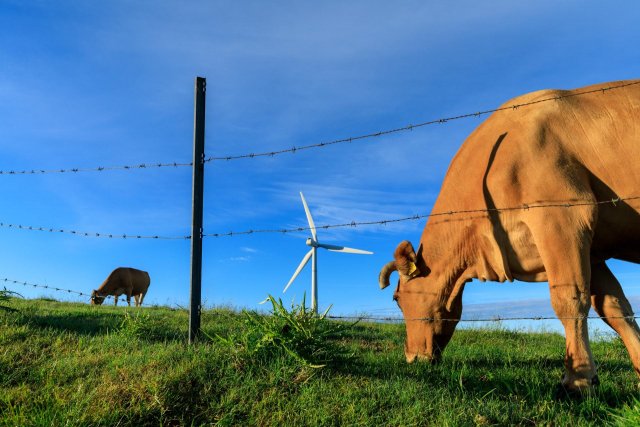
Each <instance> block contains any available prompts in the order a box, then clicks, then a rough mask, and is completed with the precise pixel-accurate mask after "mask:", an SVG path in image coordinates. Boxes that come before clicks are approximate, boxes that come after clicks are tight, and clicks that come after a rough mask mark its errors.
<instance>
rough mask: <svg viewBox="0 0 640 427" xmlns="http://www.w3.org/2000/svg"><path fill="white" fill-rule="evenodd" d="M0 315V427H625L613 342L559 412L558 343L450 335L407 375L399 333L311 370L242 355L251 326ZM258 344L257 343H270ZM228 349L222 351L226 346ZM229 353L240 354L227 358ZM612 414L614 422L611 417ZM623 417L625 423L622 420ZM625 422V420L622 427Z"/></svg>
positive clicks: (207, 318)
mask: <svg viewBox="0 0 640 427" xmlns="http://www.w3.org/2000/svg"><path fill="white" fill-rule="evenodd" d="M5 305H9V306H10V307H12V308H14V309H16V310H17V311H15V312H6V311H2V310H0V424H1V425H11V426H15V425H43V426H44V425H46V426H50V425H105V426H107V425H116V424H119V425H203V424H204V425H210V424H217V425H278V426H280V425H438V426H447V425H450V426H454V425H547V424H552V425H572V426H579V425H602V424H603V423H613V422H617V423H622V424H625V423H627V424H629V425H632V424H633V422H634V419H633V417H634V416H635V417H636V418H635V421H637V420H638V419H640V418H637V417H638V413H639V412H638V407H637V406H634V404H635V400H634V398H635V397H636V396H637V388H636V385H637V379H636V377H635V374H634V372H633V369H632V367H631V364H630V362H629V360H628V357H627V354H626V350H625V349H624V347H623V346H622V344H621V343H620V342H619V340H614V341H612V342H595V343H594V344H593V351H594V355H595V358H596V361H597V363H599V366H598V368H599V376H600V379H601V383H602V384H601V385H600V386H599V388H598V389H597V390H596V391H595V392H594V393H593V394H592V395H591V396H588V397H586V398H584V399H581V400H571V399H560V400H558V399H556V398H555V397H554V395H555V392H556V386H557V383H558V382H559V379H560V377H561V375H562V358H563V352H564V339H563V338H562V337H560V336H558V335H554V334H525V333H514V332H508V331H501V330H461V331H458V332H456V335H455V336H454V338H453V340H452V342H451V344H449V347H448V348H447V351H446V352H445V355H444V361H443V362H442V363H441V364H439V365H437V366H430V365H427V364H414V365H407V364H406V363H405V362H404V357H403V353H402V346H403V340H404V326H403V325H385V324H367V323H359V324H357V325H355V326H353V327H351V328H347V329H346V330H344V331H343V332H342V333H341V334H340V335H339V336H334V337H332V338H328V339H327V345H328V346H331V347H328V348H334V349H337V350H338V353H339V354H337V355H336V357H335V358H334V359H333V360H330V361H329V363H327V365H326V366H325V367H322V368H313V367H309V366H308V365H305V364H304V363H301V362H300V360H298V359H296V358H295V357H292V356H291V355H290V354H288V353H286V352H279V351H272V352H269V351H267V352H262V353H258V352H255V353H249V352H243V351H242V345H243V344H242V342H238V344H237V346H235V344H233V343H232V342H233V340H235V339H238V337H243V336H245V337H246V333H245V332H246V328H249V327H251V325H250V324H249V323H247V321H246V319H247V317H246V316H245V315H243V314H242V313H235V312H233V311H230V310H224V309H217V310H210V311H206V312H205V313H204V314H203V330H204V331H205V332H206V334H207V335H208V336H209V337H215V336H216V335H218V336H220V337H223V338H226V337H231V338H230V339H229V340H228V342H227V345H224V344H222V342H221V341H219V340H218V339H213V340H210V339H205V340H203V342H202V343H199V344H198V345H195V346H191V347H189V346H187V345H186V343H185V337H186V329H187V324H188V316H187V313H186V312H185V311H181V310H172V309H169V308H163V307H145V308H142V309H133V308H131V309H128V308H123V307H119V308H114V307H108V306H102V307H91V306H88V305H84V304H71V303H60V302H55V301H44V300H19V299H12V300H10V301H9V303H7V304H5ZM265 342H266V341H265ZM229 343H232V344H231V345H228V344H229ZM234 346H235V347H234ZM615 414H617V415H615ZM620 414H623V415H624V417H623V418H619V415H620ZM625 417H626V418H625Z"/></svg>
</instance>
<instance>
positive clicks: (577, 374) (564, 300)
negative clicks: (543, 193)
mask: <svg viewBox="0 0 640 427" xmlns="http://www.w3.org/2000/svg"><path fill="white" fill-rule="evenodd" d="M577 210H578V209H576V208H573V211H572V212H569V211H568V210H567V211H565V212H562V213H561V214H560V212H559V214H558V215H554V216H549V215H544V216H539V217H537V218H536V219H535V220H534V221H532V223H531V224H530V228H531V231H532V233H533V235H534V239H535V242H536V246H537V247H538V251H539V253H540V256H541V257H542V262H543V263H544V267H545V270H546V272H547V278H548V281H549V290H550V294H551V305H552V306H553V309H554V311H555V313H556V315H557V316H558V319H560V321H561V322H562V325H563V326H564V330H565V339H566V354H565V363H564V364H565V375H564V377H563V379H562V385H563V386H564V388H565V389H567V390H571V391H579V390H584V389H587V388H589V387H590V386H591V385H594V384H597V381H598V380H597V375H596V367H595V364H594V362H593V356H592V354H591V348H590V346H589V330H588V328H587V316H588V314H589V308H590V282H591V280H590V279H591V277H590V276H591V263H590V255H589V253H590V249H591V240H592V233H591V230H590V229H589V227H584V228H582V229H576V227H577V225H578V224H585V223H588V221H585V219H586V218H589V217H590V216H591V215H590V213H589V212H584V211H583V212H577Z"/></svg>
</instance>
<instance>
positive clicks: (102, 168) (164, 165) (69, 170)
mask: <svg viewBox="0 0 640 427" xmlns="http://www.w3.org/2000/svg"><path fill="white" fill-rule="evenodd" d="M183 166H193V162H190V163H178V162H171V163H141V164H137V165H124V166H97V167H93V168H63V169H25V170H4V171H3V170H0V175H41V174H50V173H78V172H103V171H116V170H135V169H153V168H167V167H174V168H177V167H183Z"/></svg>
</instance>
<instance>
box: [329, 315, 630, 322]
mask: <svg viewBox="0 0 640 427" xmlns="http://www.w3.org/2000/svg"><path fill="white" fill-rule="evenodd" d="M327 318H328V319H333V320H368V321H376V322H398V323H402V322H404V323H406V322H463V323H465V322H466V323H473V322H508V321H520V320H536V321H539V320H577V319H602V320H604V319H629V320H630V319H640V316H606V317H599V316H580V317H554V316H549V317H546V316H532V317H500V316H495V317H489V318H484V319H436V318H434V317H420V318H411V319H405V318H403V317H385V316H327Z"/></svg>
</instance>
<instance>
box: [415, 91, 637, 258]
mask: <svg viewBox="0 0 640 427" xmlns="http://www.w3.org/2000/svg"><path fill="white" fill-rule="evenodd" d="M615 86H620V87H618V88H615V89H607V88H609V87H615ZM584 92H591V93H588V94H582V95H580V93H584ZM552 98H557V99H553V100H548V99H552ZM537 101H542V102H537ZM529 103H531V105H527V106H522V107H519V108H517V109H513V108H508V109H506V110H504V111H498V112H496V113H494V114H492V115H491V116H490V117H489V118H488V119H487V120H486V121H485V122H483V123H482V124H481V125H480V126H479V127H478V128H477V129H476V130H475V131H474V132H473V133H472V134H471V135H470V136H469V138H467V140H466V141H465V143H464V144H463V145H462V147H461V148H460V150H459V151H458V153H457V154H456V156H455V158H454V159H453V161H452V163H451V165H450V167H449V170H448V172H447V175H446V177H445V179H444V182H443V186H442V190H441V192H440V195H439V196H438V200H437V201H436V204H435V206H434V209H433V212H432V213H443V212H449V211H460V210H476V209H477V210H482V209H501V208H502V209H504V208H515V207H519V206H525V205H529V206H530V205H536V204H553V203H558V202H567V203H569V204H572V203H584V202H592V203H597V202H602V201H607V200H612V199H615V198H617V197H620V198H629V197H635V196H640V171H638V167H637V166H638V165H637V162H638V159H640V81H624V82H611V83H605V84H600V85H594V86H589V87H585V88H581V89H577V90H573V91H558V90H544V91H538V92H533V93H530V94H526V95H523V96H521V97H518V98H515V99H512V100H510V101H508V102H507V103H505V104H504V105H503V107H510V106H513V105H521V104H529ZM549 209H550V208H547V211H548V213H551V212H555V211H551V210H549ZM597 210H598V214H597V217H598V219H597V224H596V229H595V236H596V237H595V238H594V248H595V250H596V251H600V252H602V253H603V258H607V257H609V256H616V257H620V258H622V259H630V260H631V258H633V257H634V256H635V255H634V254H632V253H631V252H633V251H634V250H631V249H628V248H631V247H632V246H635V244H634V243H635V242H637V241H638V240H639V239H640V216H639V214H638V212H640V199H638V200H627V201H626V202H625V203H619V204H618V205H616V206H614V205H613V204H599V205H597ZM527 214H528V213H526V212H524V211H523V212H522V215H520V213H518V212H515V211H514V212H507V213H505V214H504V215H500V218H501V220H502V221H506V220H507V218H508V219H509V221H510V222H512V223H514V224H516V225H517V223H518V222H519V221H520V219H519V218H521V217H523V216H524V215H527ZM441 221H442V219H440V217H431V218H430V220H429V222H430V223H436V222H441ZM506 226H507V228H509V226H510V224H506ZM451 227H455V225H453V223H452V225H451ZM428 228H429V227H428ZM432 231H433V230H432ZM507 231H509V230H507ZM426 232H427V230H425V233H426ZM436 234H438V233H436ZM616 247H618V248H622V251H619V250H617V249H615V248H616ZM616 251H617V252H618V253H615V252H616ZM625 251H626V252H627V255H624V254H621V253H620V252H625ZM639 259H640V257H639Z"/></svg>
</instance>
